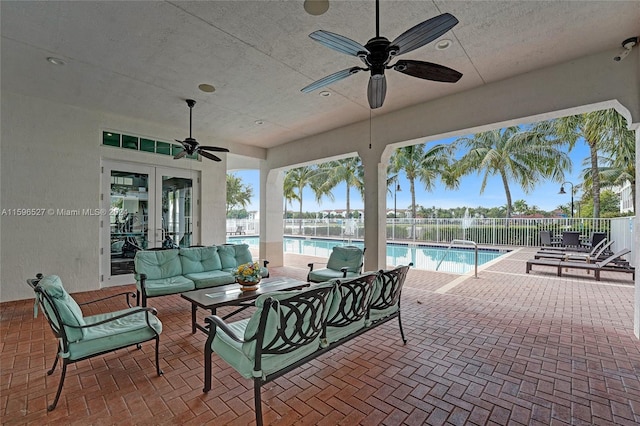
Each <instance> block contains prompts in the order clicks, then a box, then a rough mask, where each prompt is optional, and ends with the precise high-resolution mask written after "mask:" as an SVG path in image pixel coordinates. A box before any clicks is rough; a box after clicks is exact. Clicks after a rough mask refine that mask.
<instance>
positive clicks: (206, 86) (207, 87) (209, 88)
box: [198, 83, 216, 93]
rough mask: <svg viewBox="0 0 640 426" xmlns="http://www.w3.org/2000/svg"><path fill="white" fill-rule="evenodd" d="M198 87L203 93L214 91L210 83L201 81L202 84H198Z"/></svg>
mask: <svg viewBox="0 0 640 426" xmlns="http://www.w3.org/2000/svg"><path fill="white" fill-rule="evenodd" d="M198 89H200V90H201V91H202V92H204V93H213V92H215V91H216V88H215V87H213V86H212V85H211V84H207V83H202V84H200V85H198Z"/></svg>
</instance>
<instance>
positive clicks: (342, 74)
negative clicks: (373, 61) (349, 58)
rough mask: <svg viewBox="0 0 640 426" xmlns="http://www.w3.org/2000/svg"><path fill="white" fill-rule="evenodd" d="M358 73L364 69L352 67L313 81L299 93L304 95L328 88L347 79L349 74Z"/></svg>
mask: <svg viewBox="0 0 640 426" xmlns="http://www.w3.org/2000/svg"><path fill="white" fill-rule="evenodd" d="M358 71H365V69H364V68H360V67H352V68H347V69H346V70H342V71H338V72H334V73H333V74H331V75H328V76H326V77H324V78H321V79H320V80H318V81H314V82H313V83H311V84H310V85H308V86H306V87H303V88H302V89H300V91H301V92H304V93H309V92H312V91H314V90H316V89H319V88H321V87H324V86H328V85H329V84H331V83H335V82H336V81H339V80H342V79H343V78H347V77H349V76H350V75H351V74H355V73H357V72H358Z"/></svg>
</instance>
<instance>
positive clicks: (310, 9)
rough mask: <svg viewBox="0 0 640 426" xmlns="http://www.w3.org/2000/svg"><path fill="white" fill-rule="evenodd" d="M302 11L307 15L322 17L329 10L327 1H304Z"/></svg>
mask: <svg viewBox="0 0 640 426" xmlns="http://www.w3.org/2000/svg"><path fill="white" fill-rule="evenodd" d="M304 10H306V11H307V13H308V14H309V15H314V16H318V15H322V14H323V13H325V12H326V11H327V10H329V0H304Z"/></svg>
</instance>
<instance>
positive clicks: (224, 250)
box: [216, 244, 238, 270]
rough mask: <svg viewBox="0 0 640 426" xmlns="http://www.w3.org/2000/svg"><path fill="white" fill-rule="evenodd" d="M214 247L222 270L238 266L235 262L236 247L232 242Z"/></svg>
mask: <svg viewBox="0 0 640 426" xmlns="http://www.w3.org/2000/svg"><path fill="white" fill-rule="evenodd" d="M216 247H217V249H218V255H219V256H220V262H221V263H222V268H221V269H222V270H229V269H233V268H236V267H237V266H238V263H237V262H236V249H235V247H234V246H233V244H222V245H219V246H216Z"/></svg>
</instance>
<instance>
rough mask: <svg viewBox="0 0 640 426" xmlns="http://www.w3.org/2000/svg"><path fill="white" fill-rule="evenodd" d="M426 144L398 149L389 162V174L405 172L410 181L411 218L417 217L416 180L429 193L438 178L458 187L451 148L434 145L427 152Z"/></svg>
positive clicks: (448, 184)
mask: <svg viewBox="0 0 640 426" xmlns="http://www.w3.org/2000/svg"><path fill="white" fill-rule="evenodd" d="M425 147H426V144H424V143H421V144H417V145H411V146H405V147H402V148H398V149H396V151H395V152H394V153H393V155H392V156H391V160H390V161H389V163H390V164H389V173H396V174H398V173H400V172H401V171H402V172H404V174H405V176H406V177H407V180H408V181H409V191H410V193H411V217H412V218H415V217H416V212H417V205H416V186H415V182H416V180H419V181H420V182H422V184H423V185H424V188H425V189H426V190H427V191H432V190H433V188H434V186H435V184H436V182H437V180H438V178H441V179H442V180H443V181H445V183H446V184H447V186H450V187H456V186H457V179H455V177H454V175H453V174H452V173H451V169H450V168H449V167H448V166H449V160H450V155H451V147H450V146H447V145H443V144H438V145H434V146H432V147H431V148H429V149H428V150H427V151H426V152H425Z"/></svg>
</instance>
